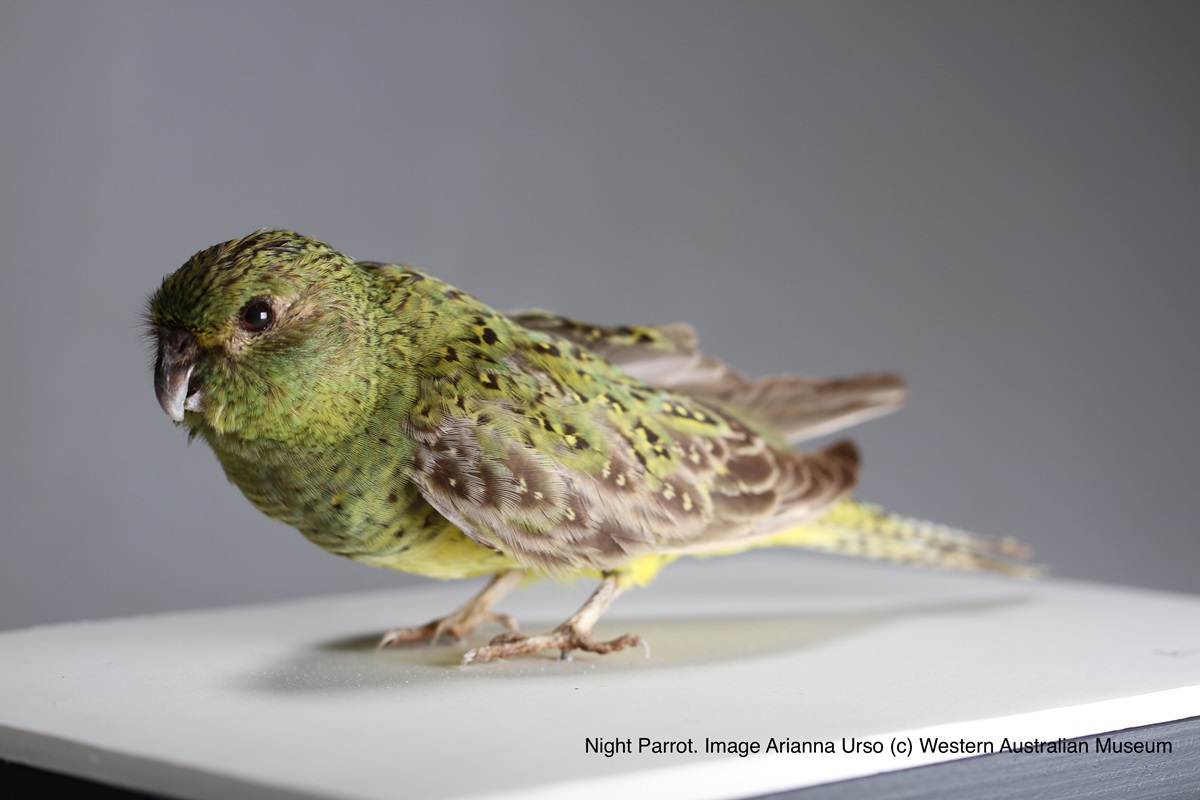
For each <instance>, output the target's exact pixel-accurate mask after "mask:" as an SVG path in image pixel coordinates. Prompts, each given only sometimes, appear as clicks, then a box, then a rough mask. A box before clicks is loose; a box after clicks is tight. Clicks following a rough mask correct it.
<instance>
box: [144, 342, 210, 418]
mask: <svg viewBox="0 0 1200 800" xmlns="http://www.w3.org/2000/svg"><path fill="white" fill-rule="evenodd" d="M198 352H199V348H198V346H197V344H196V337H194V336H192V334H190V333H188V332H187V331H185V330H181V329H179V328H162V329H160V330H159V333H158V356H157V357H156V358H155V360H154V394H155V396H157V397H158V404H159V405H160V406H162V410H163V411H165V412H167V416H168V417H170V418H171V419H173V420H175V421H176V422H183V412H184V411H185V410H187V411H200V410H201V408H202V406H201V403H200V389H199V387H198V386H194V385H193V384H192V370H193V369H195V367H196V354H197V353H198Z"/></svg>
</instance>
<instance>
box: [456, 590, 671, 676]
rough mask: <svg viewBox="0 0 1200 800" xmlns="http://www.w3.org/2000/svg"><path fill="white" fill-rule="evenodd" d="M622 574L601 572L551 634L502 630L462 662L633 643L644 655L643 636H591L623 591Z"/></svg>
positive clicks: (610, 649)
mask: <svg viewBox="0 0 1200 800" xmlns="http://www.w3.org/2000/svg"><path fill="white" fill-rule="evenodd" d="M623 583H624V582H623V577H622V576H621V575H620V574H618V573H617V572H606V573H604V579H603V580H602V581H601V582H600V585H599V586H598V587H596V591H594V592H592V596H591V597H589V598H588V599H587V602H586V603H584V604H583V605H582V606H581V607H580V608H579V610H578V611H576V612H575V614H574V615H572V617H571V618H570V619H568V620H567V621H566V622H564V623H563V624H562V625H559V626H558V627H557V628H555V629H554V630H553V631H551V632H550V633H543V634H540V635H538V636H518V635H517V634H516V633H502V634H500V635H499V636H497V637H496V638H495V639H493V640H492V641H491V643H489V644H486V645H484V646H483V647H476V648H474V649H471V650H468V651H467V652H466V654H465V655H464V656H463V660H462V663H463V665H464V666H465V665H467V664H470V663H471V662H472V661H495V660H496V659H498V658H512V657H513V656H523V655H526V654H528V653H536V652H539V651H541V650H561V651H562V656H561V657H562V658H563V660H566V659H567V658H569V657H570V652H571V651H572V650H587V651H588V652H589V653H600V654H602V655H603V654H605V653H612V652H615V651H617V650H624V649H625V648H626V647H630V646H632V645H635V644H640V645H641V646H642V647H643V648H645V650H646V655H647V657H648V656H649V655H650V648H649V647H648V646H647V645H646V643H645V642H644V641H643V640H642V637H640V636H635V635H634V634H632V633H627V634H625V635H624V636H618V637H617V638H616V639H612V640H611V641H607V642H597V641H596V640H595V638H593V637H592V627H593V626H594V625H595V624H596V620H598V619H600V615H601V614H603V613H604V611H605V610H606V609H607V608H608V607H609V606H610V605H612V601H613V600H616V599H617V597H618V595H620V594H621V592H623V591H624V590H625V587H624V585H623Z"/></svg>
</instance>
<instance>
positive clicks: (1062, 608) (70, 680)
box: [0, 552, 1200, 799]
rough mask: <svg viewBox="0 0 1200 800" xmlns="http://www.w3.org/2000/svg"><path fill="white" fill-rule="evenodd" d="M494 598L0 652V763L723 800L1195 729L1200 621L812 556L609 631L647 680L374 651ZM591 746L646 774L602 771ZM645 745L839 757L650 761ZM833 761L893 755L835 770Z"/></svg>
mask: <svg viewBox="0 0 1200 800" xmlns="http://www.w3.org/2000/svg"><path fill="white" fill-rule="evenodd" d="M476 586H477V584H476V583H471V584H467V583H453V584H434V583H431V584H430V585H429V586H428V588H420V589H415V590H397V591H392V592H383V593H378V592H376V593H370V594H358V595H348V596H346V595H343V596H334V597H317V598H312V599H307V600H303V601H297V602H289V603H282V604H275V605H264V606H256V607H243V608H231V609H223V610H215V611H199V612H190V613H183V614H166V615H161V616H152V617H141V618H134V619H119V620H112V621H104V622H85V623H78V624H72V625H57V626H48V627H41V628H34V629H30V630H22V631H11V632H7V633H3V634H0V758H3V759H8V760H12V761H17V762H20V763H26V764H32V765H35V766H40V767H44V768H47V769H52V770H57V771H61V772H66V773H70V774H75V775H80V776H84V777H90V778H94V779H98V780H102V781H105V782H109V783H115V784H119V785H124V786H129V787H133V788H139V789H143V790H148V791H157V792H161V793H164V794H170V795H174V796H181V797H196V798H214V799H216V798H222V799H223V798H231V797H253V798H283V797H288V798H295V797H305V798H393V797H400V796H412V797H428V798H465V797H472V798H483V797H488V798H498V797H509V796H511V797H517V796H521V797H530V796H534V797H537V796H543V797H588V798H593V797H594V798H600V797H605V798H611V797H612V796H615V795H613V794H612V792H614V791H618V792H620V793H621V794H622V795H624V794H629V793H632V794H633V795H634V796H672V797H682V798H725V797H745V796H752V795H755V794H762V793H764V792H769V791H777V790H784V789H789V788H796V787H801V786H811V785H815V784H819V783H825V782H828V781H832V780H840V779H844V778H849V777H857V776H861V775H867V774H872V773H876V772H882V771H887V770H893V769H903V768H906V767H911V766H918V765H920V764H923V763H933V762H936V761H941V760H947V759H950V758H954V757H955V756H954V755H952V754H935V755H924V756H922V755H920V754H919V753H918V754H916V755H912V756H905V755H903V754H900V755H893V754H892V747H893V743H894V741H898V742H904V741H906V740H909V739H911V740H912V742H913V746H914V748H916V749H919V742H918V736H919V735H940V736H941V737H943V738H945V739H954V740H958V739H967V740H990V741H992V742H994V743H995V744H996V745H999V743H1000V742H1001V740H1002V739H1003V738H1004V737H1008V738H1010V739H1016V740H1022V741H1025V740H1032V739H1040V740H1042V741H1047V740H1056V739H1058V738H1060V737H1068V738H1069V737H1076V736H1091V735H1093V734H1097V733H1102V732H1106V731H1111V730H1117V729H1121V728H1127V727H1133V726H1140V725H1147V724H1151V723H1157V722H1165V721H1170V720H1176V719H1183V718H1186V717H1189V716H1195V715H1200V596H1191V595H1177V594H1167V593H1156V592H1149V591H1138V590H1133V589H1126V588H1121V587H1112V586H1102V585H1095V584H1083V583H1073V582H1066V581H1056V580H1048V581H1039V582H1035V583H1023V582H1018V581H1012V580H1007V579H1004V578H1001V577H996V576H989V575H960V574H948V573H939V572H929V571H920V570H907V569H902V568H896V567H887V566H883V565H876V564H869V563H859V562H854V561H843V560H840V559H827V558H821V557H812V556H806V555H802V554H799V553H795V552H763V553H756V554H749V555H745V556H739V557H736V558H726V559H718V560H713V561H699V562H687V563H680V564H677V565H675V566H673V567H672V568H670V569H668V570H667V571H666V572H665V573H664V574H663V575H662V576H661V578H660V579H659V581H658V582H657V583H656V584H655V585H654V586H653V587H651V588H650V589H648V590H644V591H637V592H634V593H632V594H630V595H628V596H626V597H623V598H621V600H620V601H618V604H617V605H616V606H615V607H614V608H613V610H612V612H611V614H610V615H609V616H608V617H607V618H606V619H605V620H604V621H603V622H602V623H601V625H600V627H599V628H598V633H600V634H601V635H616V634H619V633H623V632H626V631H633V632H637V633H640V634H643V635H644V636H645V637H646V638H647V640H648V641H649V642H650V644H651V646H652V648H653V656H652V657H651V658H649V659H647V658H646V657H645V656H644V655H643V654H642V652H641V651H640V650H634V651H627V652H623V653H619V654H615V655H610V656H604V657H598V656H591V655H581V656H577V657H576V659H575V660H573V661H569V662H560V661H558V660H556V659H555V658H554V657H553V656H552V655H549V654H548V655H545V656H543V657H531V658H524V659H520V660H516V661H512V662H507V663H495V664H476V665H472V666H469V667H466V668H462V667H460V666H459V665H458V658H459V656H460V655H461V653H462V652H463V651H464V650H465V649H466V648H467V646H469V643H461V644H451V645H443V646H439V647H436V648H431V647H428V646H412V647H407V648H401V649H396V650H390V651H386V652H374V651H373V649H372V647H373V645H374V641H375V638H376V636H377V635H378V634H379V633H380V632H381V631H383V630H385V629H386V628H389V627H391V626H393V625H397V624H409V623H417V622H423V621H425V620H426V619H428V618H430V617H433V616H436V615H438V614H440V613H444V612H445V611H447V610H449V609H450V608H451V607H453V606H454V605H456V604H457V603H458V602H459V601H461V600H462V599H464V598H465V597H466V596H467V595H468V594H469V593H470V592H472V591H474V590H475V588H476ZM589 589H590V587H589V586H588V585H586V584H583V583H580V584H578V585H574V586H567V587H560V586H555V585H551V584H543V585H538V586H535V587H533V588H531V589H528V590H523V591H519V592H517V593H516V594H514V595H513V596H512V597H510V598H509V599H508V600H506V601H505V602H504V603H503V604H502V608H503V610H506V611H511V612H513V613H515V614H517V615H518V617H519V618H520V619H521V621H522V624H523V629H524V630H527V631H531V632H534V631H538V630H542V629H547V628H549V627H551V626H552V625H553V624H556V623H557V622H559V621H561V619H562V618H565V617H566V616H567V615H568V614H569V613H570V612H571V611H573V610H574V608H575V606H576V604H577V603H578V602H580V601H582V599H583V598H584V597H585V596H586V595H587V593H588V591H589ZM493 633H494V631H492V630H488V631H486V632H484V633H481V634H480V635H478V636H477V637H476V638H475V639H474V641H475V642H480V641H484V640H486V639H487V638H489V637H490V636H491V635H492V634H493ZM589 737H602V738H603V739H605V740H610V741H611V740H614V739H621V740H624V739H631V740H632V742H631V744H632V745H633V749H634V751H635V752H634V753H632V754H628V755H626V754H619V755H616V756H614V757H612V758H606V757H604V756H603V755H599V754H596V753H587V752H586V741H587V739H588V738H589ZM642 737H646V738H649V739H653V740H671V741H679V740H687V739H691V740H693V742H694V744H695V747H696V748H697V749H699V750H701V751H703V748H704V742H705V739H706V738H707V739H719V740H723V741H729V740H743V741H756V742H759V743H760V745H761V746H765V745H766V744H767V742H768V740H769V739H770V738H771V737H774V738H776V739H784V738H787V739H791V740H793V741H799V740H822V741H824V740H832V741H833V742H835V743H836V745H837V746H838V748H839V752H837V753H835V754H832V755H814V754H803V755H795V754H784V755H756V756H750V757H748V758H741V757H737V756H715V755H705V754H703V752H701V754H698V755H678V754H666V755H653V754H650V753H648V752H647V753H641V754H639V753H637V752H636V750H637V747H638V740H639V739H640V738H642ZM843 737H846V738H851V737H858V738H859V739H862V740H867V741H872V742H874V741H878V742H880V743H882V745H883V746H884V751H885V752H884V753H883V754H882V755H878V756H869V755H868V756H861V755H860V756H855V755H849V754H845V753H843V752H841V751H840V747H841V744H842V739H843ZM1065 757H1069V756H1065ZM664 792H666V793H667V794H666V795H664V794H663V793H664Z"/></svg>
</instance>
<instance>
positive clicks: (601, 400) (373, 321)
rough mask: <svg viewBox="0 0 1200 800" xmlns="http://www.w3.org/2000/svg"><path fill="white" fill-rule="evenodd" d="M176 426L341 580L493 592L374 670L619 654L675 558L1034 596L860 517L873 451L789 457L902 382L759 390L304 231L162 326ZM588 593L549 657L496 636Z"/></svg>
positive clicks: (895, 526)
mask: <svg viewBox="0 0 1200 800" xmlns="http://www.w3.org/2000/svg"><path fill="white" fill-rule="evenodd" d="M147 323H148V326H149V333H150V336H151V338H152V340H153V341H154V343H155V346H156V349H157V357H156V360H155V366H154V389H155V393H156V394H157V396H158V402H159V404H160V405H161V406H162V409H163V411H165V412H166V413H167V415H168V416H169V417H171V419H173V420H174V421H175V422H177V423H182V425H183V426H184V427H185V428H186V429H187V431H188V433H189V435H190V437H196V436H198V437H200V438H201V439H203V440H204V441H205V442H207V443H208V444H209V446H210V447H212V449H213V451H214V452H215V453H216V455H217V458H218V460H219V461H220V462H221V466H222V467H224V469H225V474H226V475H227V476H228V477H229V480H231V481H232V482H233V483H234V484H236V485H237V486H238V488H240V489H241V490H242V492H243V493H244V494H245V495H246V497H247V498H248V499H249V500H250V502H251V503H253V504H254V505H255V506H256V507H257V508H258V509H259V510H260V511H262V512H263V513H265V514H267V515H268V516H270V517H273V518H275V519H278V520H281V521H283V522H285V523H287V524H289V525H292V526H294V527H296V528H298V529H299V530H300V532H301V533H303V534H304V535H305V536H306V537H308V538H309V539H310V540H312V541H313V542H315V543H316V544H318V545H320V546H321V547H323V548H325V549H326V550H329V551H330V552H333V553H337V554H338V555H342V556H346V557H348V558H352V559H355V560H358V561H364V562H366V563H369V564H375V565H378V566H383V567H388V568H391V569H397V570H402V571H405V572H413V573H417V574H419V575H426V576H429V577H433V578H471V577H476V576H492V578H491V581H490V582H489V583H488V584H487V586H486V587H485V588H484V589H483V590H482V591H481V592H480V593H479V594H478V595H476V596H475V597H474V598H472V599H471V600H469V601H468V602H467V603H466V604H464V605H463V606H462V607H461V608H459V609H457V610H456V611H453V612H452V613H450V614H449V615H447V616H445V617H443V618H440V619H435V620H433V621H431V622H429V623H427V624H424V625H418V626H415V627H404V628H397V629H395V630H392V631H390V632H388V633H387V634H386V635H384V637H383V639H382V641H381V646H386V645H393V644H396V643H399V642H409V641H419V640H424V639H429V640H433V641H436V640H438V639H439V638H440V637H441V636H443V635H448V636H452V637H455V638H458V637H462V636H465V635H467V634H469V633H471V632H472V631H473V630H474V629H475V628H476V627H478V626H479V625H480V624H481V623H484V622H488V621H492V622H499V623H501V624H502V625H503V626H505V627H506V628H507V629H508V631H507V632H505V633H503V634H501V635H500V636H498V637H497V638H495V639H493V640H492V641H491V642H490V643H489V644H487V645H483V646H480V647H476V648H474V649H472V650H470V651H469V652H467V653H466V655H465V656H464V663H466V662H470V661H489V660H493V659H498V658H507V657H511V656H515V655H520V654H525V653H534V652H537V651H541V650H547V649H555V650H559V651H561V653H562V655H563V657H566V654H568V653H569V652H570V651H572V650H585V651H591V652H594V653H609V652H612V651H615V650H620V649H622V648H625V647H628V646H630V645H635V644H640V643H641V640H640V638H639V637H638V636H636V635H634V634H626V635H624V636H620V637H618V638H616V639H613V640H611V641H598V640H596V639H595V638H594V636H593V634H592V628H593V626H594V624H595V623H596V620H597V619H599V617H600V616H601V615H602V614H603V613H604V611H605V610H606V609H607V608H608V606H609V605H610V604H611V603H612V602H613V600H615V599H616V598H617V596H618V595H620V594H621V593H622V592H623V591H625V590H626V589H628V588H629V587H630V586H633V585H640V584H645V583H647V582H648V581H649V580H650V579H651V578H652V577H653V576H654V575H655V573H657V572H658V571H659V570H660V569H662V568H663V567H664V566H665V565H666V564H667V563H669V562H670V561H672V560H674V559H675V558H677V557H679V556H682V555H713V554H731V553H737V552H741V551H745V550H747V549H750V548H755V547H764V546H793V547H800V548H807V549H810V550H820V551H826V552H834V553H842V554H846V555H855V556H864V557H870V558H882V559H888V560H893V561H904V562H911V563H918V564H927V565H935V566H943V567H956V568H984V569H994V570H999V571H1005V572H1010V573H1017V574H1021V573H1025V572H1027V571H1028V569H1029V568H1028V567H1027V566H1026V565H1025V564H1024V563H1022V559H1023V558H1024V557H1025V553H1024V551H1023V548H1022V547H1021V546H1020V545H1019V544H1017V543H1016V542H1014V541H1012V540H1010V539H983V538H979V537H975V536H972V535H970V534H966V533H963V532H960V531H956V530H952V529H949V528H945V527H942V526H938V525H933V524H930V523H924V522H919V521H915V520H911V519H908V518H905V517H899V516H895V515H892V514H889V513H887V512H885V511H883V510H881V509H879V508H877V507H875V506H870V505H866V504H862V503H859V502H857V501H855V500H853V499H851V498H850V493H851V490H852V488H853V487H854V483H855V478H856V475H857V473H858V465H859V458H858V452H857V450H856V449H855V447H854V445H852V444H850V443H849V442H846V441H843V442H839V443H837V444H834V445H832V446H829V447H826V448H824V449H822V450H817V451H815V452H802V451H799V450H796V449H793V445H795V444H796V443H798V442H801V441H803V440H805V439H808V438H811V437H814V436H818V435H823V434H827V433H829V432H831V431H835V430H837V429H840V428H842V427H845V426H847V425H850V424H852V423H856V422H859V421H861V420H864V419H868V418H871V417H874V416H877V415H880V414H883V413H886V412H888V411H891V410H893V409H895V408H897V407H898V406H899V405H900V404H901V403H902V402H903V400H904V395H905V392H904V387H903V384H902V382H901V380H900V379H899V378H898V377H896V376H894V375H887V374H873V375H859V376H855V377H849V378H834V379H818V378H807V377H791V376H782V377H769V378H763V379H760V380H747V379H746V378H745V377H743V376H742V375H741V374H740V373H738V372H735V371H734V370H732V369H730V368H729V367H726V366H725V365H724V364H722V363H720V362H719V361H717V360H716V359H714V358H712V357H710V356H707V355H705V354H703V353H701V352H699V351H698V350H697V348H696V337H695V334H694V333H693V331H692V329H691V328H690V327H688V326H687V325H682V324H674V325H663V326H621V327H608V326H603V325H592V324H588V323H583V322H577V321H574V320H570V319H566V318H563V317H559V316H555V315H553V314H550V313H547V312H543V311H531V312H523V313H508V314H506V313H502V312H500V311H496V310H494V309H492V308H489V307H488V306H487V305H485V304H483V303H482V302H480V301H479V300H476V299H475V298H473V297H471V296H470V295H468V294H466V293H464V292H461V291H459V290H458V289H455V288H454V287H452V286H449V285H447V284H446V283H443V282H442V281H439V280H437V279H436V278H434V277H432V276H430V275H427V274H425V273H423V272H420V271H418V270H416V269H413V268H412V267H409V266H405V265H398V264H382V263H375V262H364V261H357V262H356V261H354V260H353V259H351V258H349V257H347V256H345V255H343V254H342V253H340V252H338V251H337V250H334V249H333V248H332V247H330V246H329V245H327V244H325V243H324V242H320V241H318V240H316V239H311V238H308V237H306V236H301V235H299V234H296V233H292V232H290V231H260V232H257V233H254V234H251V235H250V236H247V237H245V238H242V239H234V240H232V241H229V242H225V243H223V244H218V245H216V246H214V247H210V248H208V249H206V250H203V251H201V252H199V253H197V254H196V255H194V256H192V258H191V259H190V260H188V262H187V263H186V264H184V265H183V266H182V267H180V268H179V269H178V270H177V271H176V272H175V273H173V274H172V275H170V276H168V277H167V278H166V279H164V280H163V282H162V286H161V287H160V288H159V289H158V290H157V291H156V292H155V293H154V295H153V296H152V298H151V299H150V302H149V310H148V314H147ZM581 575H582V576H595V577H596V578H597V579H599V582H600V583H599V587H598V588H597V589H596V591H595V593H594V594H592V595H591V597H590V598H589V599H588V600H587V602H586V603H584V605H583V606H582V607H581V608H580V609H579V610H578V612H576V613H575V614H574V615H573V616H571V617H570V618H569V619H567V620H566V621H565V622H564V623H563V624H562V625H560V626H558V627H557V628H556V629H554V630H553V631H550V632H548V633H544V634H540V635H534V636H522V635H519V634H518V633H517V626H516V624H515V622H514V621H513V620H512V619H511V618H510V617H508V616H507V615H504V614H499V613H496V612H494V611H493V610H492V609H493V606H494V604H495V603H496V601H497V600H498V599H499V598H500V597H501V596H502V595H503V594H504V593H505V592H506V591H508V590H509V589H511V588H512V587H513V586H514V585H516V584H517V583H519V582H520V581H521V580H522V579H523V578H527V577H539V576H549V577H578V576H581Z"/></svg>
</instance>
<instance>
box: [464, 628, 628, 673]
mask: <svg viewBox="0 0 1200 800" xmlns="http://www.w3.org/2000/svg"><path fill="white" fill-rule="evenodd" d="M633 645H641V646H642V647H646V643H645V641H643V639H642V637H640V636H638V635H636V634H633V633H627V634H625V635H623V636H618V637H617V638H615V639H610V640H609V641H607V642H598V641H596V640H595V639H594V638H593V637H592V635H591V633H590V632H587V631H581V630H578V629H577V628H575V627H574V626H573V625H570V624H564V625H561V626H559V627H558V628H556V629H554V630H553V631H552V632H550V633H543V634H540V635H538V636H516V635H514V634H511V633H502V634H500V635H499V636H497V637H496V638H495V639H492V641H491V642H489V643H488V644H486V645H483V646H482V647H476V648H473V649H471V650H468V651H467V652H466V654H465V655H463V660H462V663H463V665H464V666H465V665H466V664H470V663H472V662H475V661H495V660H497V659H501V658H512V657H513V656H522V655H528V654H529V653H536V652H539V651H541V650H561V651H562V656H560V658H561V660H563V661H569V660H570V653H571V651H572V650H586V651H587V652H589V653H599V654H600V655H606V654H608V653H615V652H616V651H618V650H624V649H625V648H626V647H632V646H633ZM647 653H649V649H647Z"/></svg>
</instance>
